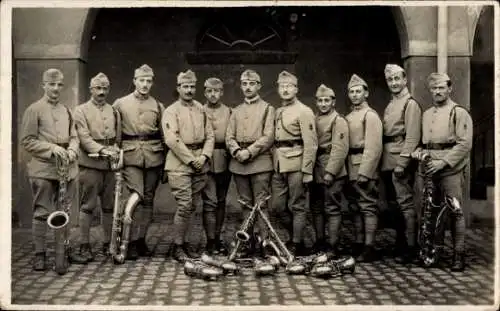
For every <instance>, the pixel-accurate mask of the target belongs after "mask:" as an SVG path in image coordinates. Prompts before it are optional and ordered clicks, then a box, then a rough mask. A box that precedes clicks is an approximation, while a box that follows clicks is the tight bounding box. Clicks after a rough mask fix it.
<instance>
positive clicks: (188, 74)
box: [177, 69, 196, 85]
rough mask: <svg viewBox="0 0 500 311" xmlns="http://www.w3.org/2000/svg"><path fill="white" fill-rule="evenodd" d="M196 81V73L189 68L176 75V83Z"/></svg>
mask: <svg viewBox="0 0 500 311" xmlns="http://www.w3.org/2000/svg"><path fill="white" fill-rule="evenodd" d="M183 83H196V75H195V74H194V72H192V71H191V70H190V69H188V70H187V71H185V72H180V73H179V74H178V75H177V84H179V85H180V84H183Z"/></svg>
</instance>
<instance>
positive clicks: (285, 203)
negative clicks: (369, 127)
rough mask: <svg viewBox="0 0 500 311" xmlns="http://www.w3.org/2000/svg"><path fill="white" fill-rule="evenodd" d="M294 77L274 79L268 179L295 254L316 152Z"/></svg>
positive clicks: (311, 118) (312, 126)
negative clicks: (277, 102) (278, 102)
mask: <svg viewBox="0 0 500 311" xmlns="http://www.w3.org/2000/svg"><path fill="white" fill-rule="evenodd" d="M297 92H298V87H297V77H295V76H294V75H293V74H291V73H289V72H287V71H283V72H281V73H280V74H279V76H278V93H279V96H280V98H281V100H282V106H281V107H279V108H278V109H277V110H276V119H275V132H274V133H275V134H274V138H275V141H274V152H273V166H274V174H273V177H272V183H271V184H272V192H273V209H274V212H275V213H277V214H278V215H280V216H281V217H280V218H281V220H282V222H283V223H284V224H285V226H286V229H287V231H288V233H289V236H290V237H291V241H290V240H289V241H288V242H287V244H288V248H289V250H290V251H291V252H292V253H293V254H295V255H301V254H303V253H304V251H305V250H304V245H303V236H302V235H303V231H304V228H305V225H306V220H307V208H308V207H307V199H306V197H307V194H306V191H307V187H308V185H309V183H310V182H312V181H313V170H314V162H315V160H316V151H317V149H318V137H317V135H316V120H315V115H314V112H313V111H312V109H311V108H309V107H307V106H306V105H304V104H303V103H302V102H300V101H299V100H298V99H297Z"/></svg>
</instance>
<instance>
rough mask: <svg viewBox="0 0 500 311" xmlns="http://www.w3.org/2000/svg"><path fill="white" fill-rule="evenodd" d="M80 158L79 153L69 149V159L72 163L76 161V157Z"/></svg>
mask: <svg viewBox="0 0 500 311" xmlns="http://www.w3.org/2000/svg"><path fill="white" fill-rule="evenodd" d="M77 158H78V154H77V153H76V152H75V151H74V150H71V149H70V150H68V161H69V163H72V162H74V161H76V159H77Z"/></svg>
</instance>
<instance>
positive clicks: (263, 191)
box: [233, 172, 271, 240]
mask: <svg viewBox="0 0 500 311" xmlns="http://www.w3.org/2000/svg"><path fill="white" fill-rule="evenodd" d="M233 176H234V182H235V184H236V191H237V192H238V199H240V200H242V201H244V202H247V204H249V205H251V206H253V205H255V204H257V202H258V201H259V200H261V199H262V198H265V197H267V196H268V195H269V188H270V185H269V183H270V181H271V172H263V173H256V174H250V175H239V174H234V175H233ZM260 208H261V210H262V212H263V213H264V215H265V217H267V218H268V219H269V216H268V215H269V212H268V208H267V202H265V203H264V204H262V206H261V207H260ZM241 209H242V211H243V216H244V217H243V218H244V219H247V218H248V216H249V214H250V212H251V210H250V209H249V208H248V207H246V206H241ZM259 214H260V213H257V214H256V215H255V219H256V222H255V223H256V224H257V228H256V230H257V232H258V233H259V235H260V236H261V238H262V239H264V240H265V239H267V238H268V236H269V230H268V228H267V226H266V225H265V222H264V221H263V220H262V217H260V215H259ZM253 229H254V227H253V226H252V227H251V228H250V230H251V231H250V232H249V233H250V234H251V233H253Z"/></svg>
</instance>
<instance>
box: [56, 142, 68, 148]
mask: <svg viewBox="0 0 500 311" xmlns="http://www.w3.org/2000/svg"><path fill="white" fill-rule="evenodd" d="M56 145H58V146H59V147H62V148H64V149H66V148H68V147H69V143H56Z"/></svg>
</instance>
